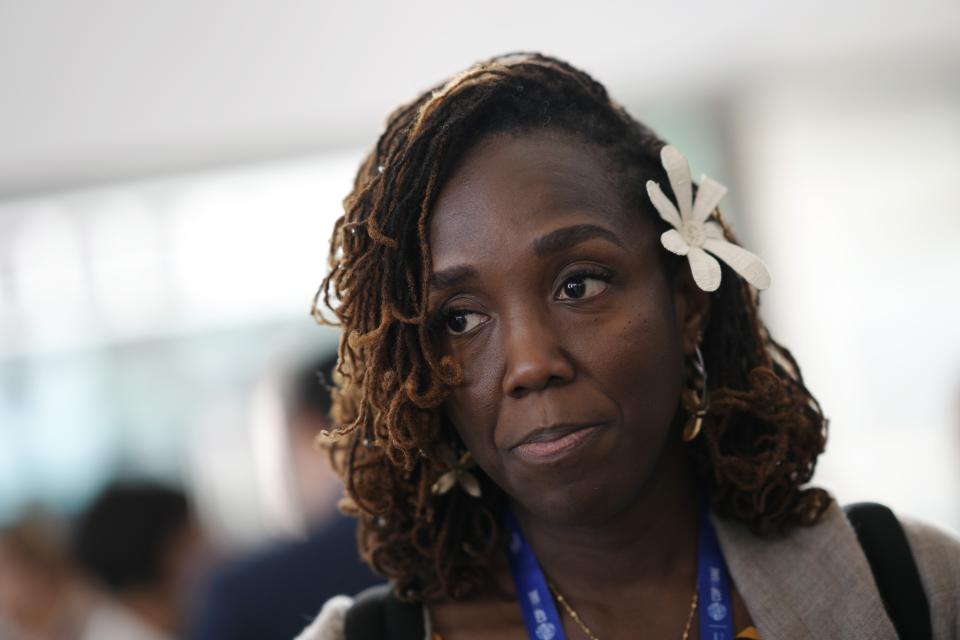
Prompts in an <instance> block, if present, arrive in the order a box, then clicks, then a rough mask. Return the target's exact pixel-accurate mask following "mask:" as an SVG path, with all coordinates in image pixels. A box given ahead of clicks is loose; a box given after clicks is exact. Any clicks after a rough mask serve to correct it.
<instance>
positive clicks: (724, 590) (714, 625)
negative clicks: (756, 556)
mask: <svg viewBox="0 0 960 640" xmlns="http://www.w3.org/2000/svg"><path fill="white" fill-rule="evenodd" d="M504 519H505V520H506V524H507V531H508V532H509V535H510V543H509V545H508V553H507V555H508V556H509V559H510V571H511V573H513V582H514V585H516V589H517V600H518V601H519V602H520V611H521V612H522V613H523V620H524V622H525V623H526V625H527V634H528V636H529V638H530V640H566V639H567V636H566V634H565V633H564V631H563V623H562V622H561V620H560V615H559V614H558V613H557V608H556V607H555V606H554V604H553V595H552V594H551V593H550V588H549V587H548V586H547V579H546V577H545V576H544V575H543V571H542V570H541V569H540V564H539V563H538V562H537V557H536V556H535V555H534V553H533V549H531V548H530V545H529V544H528V543H527V540H526V538H524V536H523V532H522V531H521V530H520V525H519V523H518V522H517V519H516V517H515V516H514V515H513V513H512V512H511V511H510V510H509V509H507V510H506V512H505V516H504ZM698 545H699V553H698V557H697V589H698V590H699V603H700V638H701V640H734V633H733V607H732V606H731V604H730V574H729V572H728V571H727V566H726V564H725V563H724V561H723V554H722V553H721V551H720V545H719V544H718V543H717V535H716V533H715V532H714V530H713V525H712V524H711V522H710V515H709V511H708V510H707V508H706V507H704V508H703V509H702V510H701V513H700V535H699V541H698Z"/></svg>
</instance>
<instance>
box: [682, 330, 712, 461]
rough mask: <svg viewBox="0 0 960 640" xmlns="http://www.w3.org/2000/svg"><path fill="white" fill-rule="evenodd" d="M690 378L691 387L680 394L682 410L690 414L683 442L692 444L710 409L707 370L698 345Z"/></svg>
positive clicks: (685, 426)
mask: <svg viewBox="0 0 960 640" xmlns="http://www.w3.org/2000/svg"><path fill="white" fill-rule="evenodd" d="M691 378H692V383H693V386H691V387H687V388H686V389H684V390H683V393H682V394H681V401H682V402H683V408H684V409H685V410H686V411H687V413H688V414H690V415H689V417H688V418H687V422H686V424H685V425H684V426H683V441H684V442H692V441H693V440H695V439H696V437H697V436H698V435H700V429H701V427H703V418H704V417H705V416H706V415H707V411H708V410H709V409H710V397H709V395H708V393H707V368H706V366H705V365H704V364H703V354H702V353H701V352H700V346H699V345H697V348H696V359H695V360H694V361H693V375H692V376H691Z"/></svg>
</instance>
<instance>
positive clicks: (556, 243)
mask: <svg viewBox="0 0 960 640" xmlns="http://www.w3.org/2000/svg"><path fill="white" fill-rule="evenodd" d="M594 238H600V239H602V240H606V241H608V242H612V243H613V244H615V245H617V246H618V247H623V248H624V249H626V245H624V243H623V241H622V240H620V238H618V237H617V235H616V234H615V233H614V232H612V231H610V230H609V229H607V228H605V227H601V226H599V225H595V224H575V225H571V226H569V227H563V228H561V229H556V230H554V231H551V232H550V233H547V234H545V235H543V236H541V237H539V238H537V239H536V240H534V241H533V252H534V253H535V254H536V255H537V256H538V257H541V258H543V257H546V256H548V255H552V254H554V253H557V252H560V251H564V250H566V249H571V248H573V247H575V246H577V245H578V244H581V243H583V242H586V241H587V240H592V239H594ZM475 278H477V270H476V269H474V268H473V267H471V266H468V265H456V266H453V267H450V268H448V269H442V270H440V271H434V272H433V273H432V274H431V275H430V283H429V285H430V288H431V289H434V290H438V289H452V288H454V287H458V286H460V285H462V284H465V283H467V282H469V281H470V280H473V279H475Z"/></svg>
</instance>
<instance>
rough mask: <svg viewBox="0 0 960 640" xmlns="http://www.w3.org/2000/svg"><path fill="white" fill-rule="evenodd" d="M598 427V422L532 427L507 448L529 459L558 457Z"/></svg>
mask: <svg viewBox="0 0 960 640" xmlns="http://www.w3.org/2000/svg"><path fill="white" fill-rule="evenodd" d="M599 428H600V425H599V424H596V423H590V424H560V425H553V426H549V427H541V428H539V429H534V430H533V431H531V432H530V433H528V434H527V435H525V436H524V437H523V438H522V439H521V440H520V441H519V442H517V443H516V444H514V445H512V446H511V447H510V448H509V450H510V451H511V452H513V453H517V454H519V455H520V456H522V457H523V458H527V459H530V460H535V461H537V460H548V459H556V458H559V457H561V456H563V455H565V454H566V453H568V452H569V451H571V450H573V449H575V448H576V447H577V446H578V445H580V444H581V443H582V442H584V441H585V440H587V439H588V438H589V437H590V436H591V435H593V433H594V432H595V431H597V430H598V429H599Z"/></svg>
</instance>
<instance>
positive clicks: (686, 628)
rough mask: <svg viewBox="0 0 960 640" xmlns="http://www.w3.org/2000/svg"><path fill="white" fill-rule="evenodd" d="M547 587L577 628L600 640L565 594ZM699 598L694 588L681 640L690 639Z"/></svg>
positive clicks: (553, 586)
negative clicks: (691, 626)
mask: <svg viewBox="0 0 960 640" xmlns="http://www.w3.org/2000/svg"><path fill="white" fill-rule="evenodd" d="M547 585H548V586H549V587H550V590H551V591H553V595H555V596H556V597H557V602H559V603H560V606H561V607H563V610H564V611H566V612H567V615H569V616H570V618H571V619H572V620H573V621H574V622H576V623H577V626H578V627H580V629H581V630H583V633H584V634H586V636H587V637H588V638H589V639H590V640H600V639H599V638H598V637H597V634H595V633H594V632H593V631H592V630H591V629H590V627H588V626H587V623H586V622H584V621H583V618H581V617H580V614H579V613H577V611H576V610H575V609H574V608H573V607H572V606H570V603H569V602H567V599H566V598H564V597H563V594H562V593H560V590H559V589H557V585H555V584H553V583H552V582H550V581H549V580H548V581H547ZM698 596H699V594H698V593H697V589H696V588H694V590H693V600H691V602H690V613H688V614H687V624H685V625H684V627H683V636H682V638H681V640H687V639H688V638H689V637H690V625H691V624H693V613H694V611H696V610H697V600H698V599H699V598H698Z"/></svg>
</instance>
